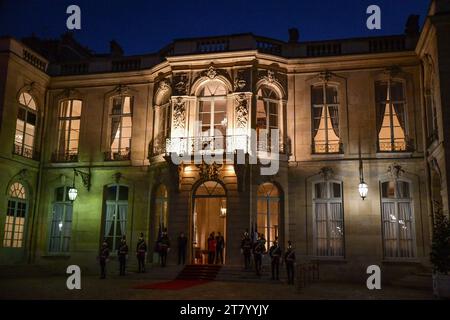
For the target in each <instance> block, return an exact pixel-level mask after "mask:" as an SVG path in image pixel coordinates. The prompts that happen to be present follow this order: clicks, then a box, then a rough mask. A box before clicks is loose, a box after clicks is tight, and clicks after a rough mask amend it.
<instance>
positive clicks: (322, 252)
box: [313, 181, 344, 257]
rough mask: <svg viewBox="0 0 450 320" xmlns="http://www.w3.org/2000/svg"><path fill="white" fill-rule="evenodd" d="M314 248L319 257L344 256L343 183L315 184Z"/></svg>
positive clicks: (325, 182) (323, 182)
mask: <svg viewBox="0 0 450 320" xmlns="http://www.w3.org/2000/svg"><path fill="white" fill-rule="evenodd" d="M313 194H314V198H313V208H314V248H315V252H316V255H317V256H319V257H343V256H344V212H343V207H342V183H341V182H337V181H321V182H318V183H314V184H313Z"/></svg>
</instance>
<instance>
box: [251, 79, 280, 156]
mask: <svg viewBox="0 0 450 320" xmlns="http://www.w3.org/2000/svg"><path fill="white" fill-rule="evenodd" d="M279 106H280V98H279V96H278V94H277V93H276V92H275V91H274V90H272V89H271V88H269V87H265V86H263V87H261V88H260V89H259V90H258V95H257V100H256V132H257V135H258V150H261V151H270V141H271V134H272V132H271V130H272V129H275V130H278V129H279V128H280V114H279V109H280V108H279Z"/></svg>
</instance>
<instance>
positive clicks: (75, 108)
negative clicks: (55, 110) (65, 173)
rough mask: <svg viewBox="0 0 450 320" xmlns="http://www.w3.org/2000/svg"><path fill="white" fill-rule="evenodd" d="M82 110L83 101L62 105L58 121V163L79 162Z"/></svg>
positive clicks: (64, 102)
mask: <svg viewBox="0 0 450 320" xmlns="http://www.w3.org/2000/svg"><path fill="white" fill-rule="evenodd" d="M81 108H82V102H81V100H65V101H63V102H62V103H61V106H60V110H59V119H58V152H57V160H58V161H78V145H79V139H80V123H81Z"/></svg>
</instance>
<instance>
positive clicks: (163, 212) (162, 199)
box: [155, 185, 168, 236]
mask: <svg viewBox="0 0 450 320" xmlns="http://www.w3.org/2000/svg"><path fill="white" fill-rule="evenodd" d="M167 205H168V193H167V188H166V186H165V185H160V186H159V187H158V188H157V189H156V192H155V235H156V236H158V235H159V234H160V232H162V231H163V230H164V229H166V228H167V226H168V207H167Z"/></svg>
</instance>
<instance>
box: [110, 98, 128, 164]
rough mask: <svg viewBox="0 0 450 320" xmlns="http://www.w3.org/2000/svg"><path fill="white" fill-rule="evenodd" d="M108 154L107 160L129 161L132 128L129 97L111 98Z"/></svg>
mask: <svg viewBox="0 0 450 320" xmlns="http://www.w3.org/2000/svg"><path fill="white" fill-rule="evenodd" d="M110 118H111V136H110V143H111V145H110V150H109V151H110V154H109V157H108V160H129V159H130V155H131V132H132V128H133V99H132V97H129V96H119V97H114V98H113V105H112V113H111V116H110Z"/></svg>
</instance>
